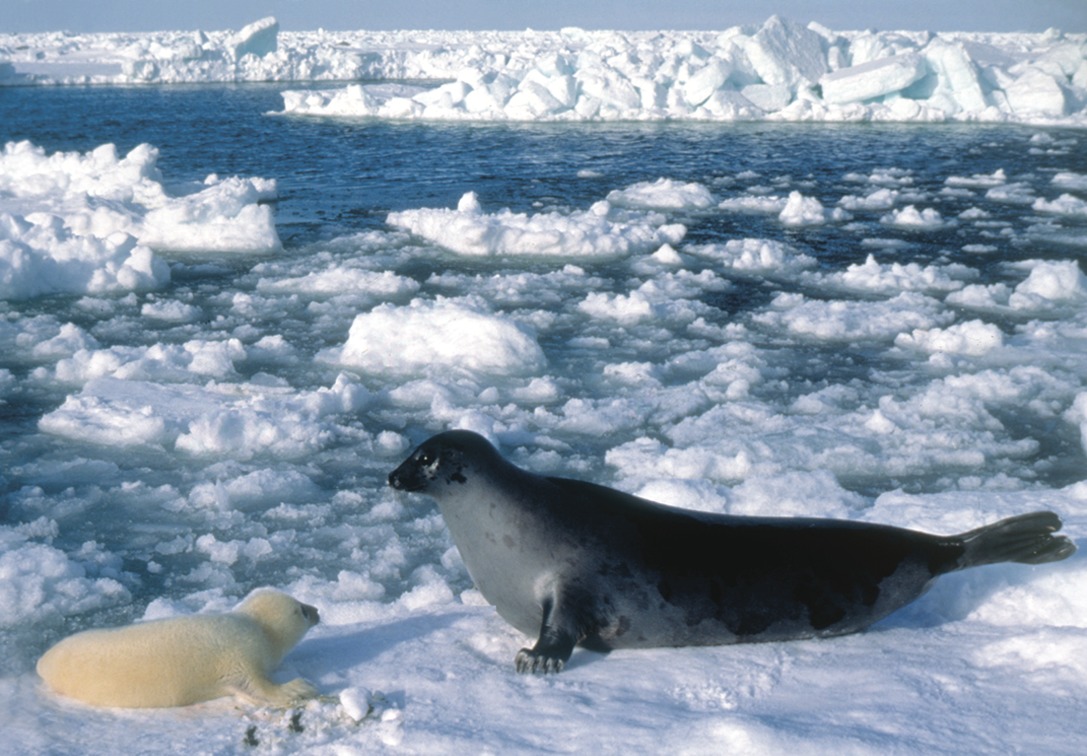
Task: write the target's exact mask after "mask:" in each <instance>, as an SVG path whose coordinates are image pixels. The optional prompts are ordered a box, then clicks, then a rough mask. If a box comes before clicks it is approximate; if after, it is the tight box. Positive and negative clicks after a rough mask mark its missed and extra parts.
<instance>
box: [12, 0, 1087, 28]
mask: <svg viewBox="0 0 1087 756" xmlns="http://www.w3.org/2000/svg"><path fill="white" fill-rule="evenodd" d="M775 13H776V14H779V15H781V16H783V17H785V18H788V19H791V20H793V21H797V22H800V23H808V22H809V21H818V22H819V23H821V24H823V25H824V26H827V27H829V28H831V29H836V30H842V31H844V30H854V29H882V30H889V29H890V30H894V29H901V30H915V31H916V30H928V31H991V32H1013V31H1028V32H1042V31H1045V30H1046V29H1049V28H1051V27H1055V28H1058V29H1061V30H1063V31H1066V32H1087V0H906V1H905V2H888V1H887V0H669V1H668V2H661V0H392V1H391V2H390V1H389V0H184V1H183V2H178V1H177V0H174V1H172V2H162V1H161V0H0V32H37V31H70V32H77V33H78V32H110V31H117V32H131V31H161V30H189V29H205V30H215V29H236V28H239V27H241V26H244V25H245V24H247V23H249V22H251V21H255V20H257V19H259V18H264V17H265V16H275V17H276V18H277V19H278V20H279V24H280V28H281V29H285V30H291V31H302V30H313V29H318V28H324V29H375V30H382V29H503V30H519V29H526V28H532V29H541V30H542V29H559V28H562V27H564V26H580V27H583V28H586V29H624V30H626V29H662V30H663V29H727V28H728V27H730V26H735V25H742V24H761V23H762V22H763V21H765V20H766V19H767V18H769V17H770V16H771V15H773V14H775Z"/></svg>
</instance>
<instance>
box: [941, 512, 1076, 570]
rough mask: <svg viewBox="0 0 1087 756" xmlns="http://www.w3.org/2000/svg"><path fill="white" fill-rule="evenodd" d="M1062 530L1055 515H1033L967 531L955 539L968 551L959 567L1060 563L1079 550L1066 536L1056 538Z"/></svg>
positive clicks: (1050, 513)
mask: <svg viewBox="0 0 1087 756" xmlns="http://www.w3.org/2000/svg"><path fill="white" fill-rule="evenodd" d="M1060 529H1061V519H1060V517H1058V516H1057V515H1056V514H1054V513H1053V512H1031V513H1030V514H1024V515H1019V516H1017V517H1009V518H1007V519H1004V520H1000V521H999V522H994V523H993V524H991V525H986V526H984V527H981V528H977V529H976V530H971V531H968V532H966V533H963V534H961V535H959V536H957V537H956V538H957V539H959V540H960V541H961V542H962V544H963V546H964V547H965V549H966V551H965V553H964V554H963V556H962V559H961V560H960V563H959V567H976V566H979V565H983V564H997V563H999V562H1020V563H1023V564H1044V563H1045V562H1057V561H1060V560H1061V559H1065V558H1067V557H1069V556H1071V555H1072V554H1073V553H1074V552H1075V550H1076V545H1075V544H1074V543H1072V541H1071V540H1069V539H1068V538H1066V537H1065V536H1059V535H1053V533H1055V532H1056V531H1058V530H1060Z"/></svg>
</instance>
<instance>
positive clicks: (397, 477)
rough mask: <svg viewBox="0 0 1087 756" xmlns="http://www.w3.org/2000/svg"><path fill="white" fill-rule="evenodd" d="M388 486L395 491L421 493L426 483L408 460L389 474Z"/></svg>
mask: <svg viewBox="0 0 1087 756" xmlns="http://www.w3.org/2000/svg"><path fill="white" fill-rule="evenodd" d="M389 485H390V486H391V487H393V488H395V489H396V490H397V491H421V490H423V489H424V488H426V483H425V481H424V479H423V477H422V476H421V475H420V474H419V471H418V470H416V469H414V465H412V464H411V460H410V459H409V460H408V461H407V462H405V463H404V464H402V465H400V467H398V468H396V469H395V470H393V471H392V472H391V473H389Z"/></svg>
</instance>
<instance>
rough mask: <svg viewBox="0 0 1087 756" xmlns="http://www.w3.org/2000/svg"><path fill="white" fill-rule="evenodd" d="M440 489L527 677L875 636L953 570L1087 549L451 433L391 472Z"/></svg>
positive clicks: (1047, 524) (448, 517)
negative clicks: (584, 665) (644, 490)
mask: <svg viewBox="0 0 1087 756" xmlns="http://www.w3.org/2000/svg"><path fill="white" fill-rule="evenodd" d="M389 484H390V485H391V486H392V487H393V488H395V489H397V490H400V491H409V492H416V493H423V494H426V495H428V496H431V497H432V498H434V499H435V500H436V501H437V503H438V506H439V508H440V509H441V512H442V517H443V518H444V520H445V522H446V525H447V526H448V527H449V531H450V533H451V534H452V536H453V541H454V542H455V543H456V545H457V549H458V550H459V551H460V554H461V557H462V558H463V560H464V564H465V566H466V567H467V568H468V572H469V574H470V575H471V576H472V580H473V581H474V582H475V584H476V586H477V587H478V588H479V590H480V592H481V593H482V594H483V596H484V597H485V598H486V599H487V601H489V602H490V603H492V604H494V606H495V608H496V609H497V610H498V613H499V615H501V616H502V617H503V618H504V619H505V620H506V621H507V622H509V623H510V624H511V625H513V626H514V627H515V628H517V629H518V630H520V631H521V632H523V633H525V634H526V635H529V636H535V637H537V640H536V643H535V645H534V646H532V647H531V648H524V649H521V651H520V652H519V653H518V654H517V657H516V667H517V670H518V671H519V672H558V671H559V670H561V669H562V667H563V665H564V664H565V663H566V661H567V660H568V659H569V658H570V654H571V653H572V652H573V648H574V646H575V645H578V644H581V645H583V646H585V647H587V648H594V649H600V650H607V649H616V648H639V647H651V646H688V645H690V646H695V645H716V644H724V643H741V642H749V641H780V640H790V639H797V638H813V637H826V636H834V635H842V634H845V633H852V632H856V631H858V630H862V629H864V628H865V627H867V626H869V625H871V624H872V623H873V622H875V621H877V620H879V619H881V618H883V617H885V616H887V615H888V614H890V613H891V612H893V611H895V610H896V609H898V608H899V607H902V606H904V605H905V604H908V603H909V602H911V601H913V600H914V599H916V598H917V597H918V596H920V595H921V594H922V593H924V591H925V589H926V588H928V586H929V585H930V584H931V583H932V581H933V580H934V579H935V578H937V577H938V576H940V575H943V574H945V573H948V572H954V571H955V570H961V569H965V568H967V567H976V566H979V565H984V564H994V563H998V562H1023V563H1025V564H1040V563H1043V562H1053V561H1057V560H1059V559H1064V558H1066V557H1068V556H1069V555H1070V554H1072V553H1073V552H1074V551H1075V550H1076V547H1075V545H1074V544H1073V543H1072V542H1071V541H1070V540H1069V539H1068V538H1066V537H1064V536H1058V535H1053V533H1054V532H1055V531H1057V530H1059V529H1060V527H1061V521H1060V519H1059V518H1058V517H1057V515H1055V514H1053V513H1052V512H1035V513H1031V514H1024V515H1020V516H1018V517H1011V518H1008V519H1005V520H1001V521H999V522H996V523H993V524H991V525H986V526H984V527H981V528H978V529H977V530H971V531H968V532H966V533H960V534H958V535H950V536H942V535H932V534H929V533H922V532H918V531H914V530H907V529H904V528H897V527H891V526H888V525H877V524H870V523H863V522H852V521H847V520H824V519H812V518H772V517H737V516H731V515H721V514H708V513H704V512H695V511H689V510H683V509H677V508H674V507H668V506H664V505H662V504H657V503H655V502H652V501H648V500H646V499H641V498H639V497H637V496H632V495H630V494H626V493H623V492H621V491H616V490H614V489H611V488H606V487H604V486H599V485H596V484H593V483H586V482H583V481H578V480H570V479H567V478H553V477H545V476H541V475H536V474H533V473H531V472H528V471H526V470H522V469H521V468H519V467H517V466H516V465H513V464H511V463H510V462H508V461H506V460H505V459H503V458H502V456H501V455H500V454H499V453H498V451H497V450H496V449H495V448H494V447H493V446H492V445H491V444H490V443H489V442H488V441H487V440H486V439H485V438H483V437H482V436H480V435H478V434H476V433H472V432H469V431H449V432H446V433H441V434H439V435H437V436H434V437H432V438H430V439H429V440H427V441H426V442H424V443H423V444H421V445H420V446H419V447H418V448H417V449H416V450H415V451H413V452H412V453H411V455H410V456H409V457H408V458H407V459H406V460H405V461H404V462H403V464H401V465H400V466H399V467H397V468H396V470H394V471H393V472H392V473H391V474H390V475H389Z"/></svg>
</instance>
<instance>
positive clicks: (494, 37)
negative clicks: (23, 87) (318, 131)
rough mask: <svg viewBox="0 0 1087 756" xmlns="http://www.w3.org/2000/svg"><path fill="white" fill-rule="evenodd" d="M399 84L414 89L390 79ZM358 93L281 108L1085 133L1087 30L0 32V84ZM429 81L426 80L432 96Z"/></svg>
mask: <svg viewBox="0 0 1087 756" xmlns="http://www.w3.org/2000/svg"><path fill="white" fill-rule="evenodd" d="M377 80H381V81H383V82H404V83H405V85H404V86H389V84H388V83H382V84H372V83H365V82H374V81H377ZM206 81H218V82H239V81H278V82H311V81H334V82H343V81H356V82H363V83H356V84H351V85H349V86H345V87H340V88H334V89H325V90H315V89H295V90H288V91H285V92H284V93H283V99H284V112H287V113H293V114H303V115H325V116H353V117H376V118H392V119H428V120H501V121H506V120H509V121H536V120H559V121H569V120H575V121H578V120H684V119H693V120H710V121H714V120H762V119H771V120H786V121H947V120H964V121H1009V122H1016V123H1054V124H1056V123H1063V124H1078V125H1081V126H1082V125H1084V123H1085V119H1087V34H1084V33H1081V32H1080V31H1079V30H1073V31H1072V32H1068V33H1063V32H1061V31H1058V30H1050V31H1049V32H1046V33H1044V34H985V33H949V32H948V33H933V32H903V31H871V30H866V31H835V30H831V29H828V28H826V27H824V26H821V25H819V24H817V23H810V24H808V25H806V26H805V25H802V24H799V23H796V22H793V21H790V20H786V19H782V18H780V17H777V16H774V17H772V18H770V19H768V20H767V21H766V22H765V23H764V24H762V25H761V26H751V27H732V28H728V29H725V30H722V31H713V32H709V31H703V32H678V31H654V32H618V31H589V30H585V29H579V28H565V29H562V30H560V31H553V32H547V31H525V32H449V31H410V32H409V31H404V32H366V31H355V32H350V31H336V32H332V31H325V30H318V31H311V32H287V31H282V30H280V29H279V26H278V24H277V23H276V21H275V19H274V18H265V19H262V20H260V21H256V22H254V23H252V24H250V25H248V26H246V27H245V28H243V29H241V30H238V31H236V32H235V31H229V30H227V31H195V32H180V31H171V32H161V33H157V34H153V33H146V34H85V35H73V34H66V33H61V32H56V33H47V34H44V33H43V34H24V35H17V34H6V35H0V85H3V84H28V83H29V84H38V83H43V84H44V83H52V82H60V83H114V84H118V83H177V82H206ZM427 82H429V83H427Z"/></svg>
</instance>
